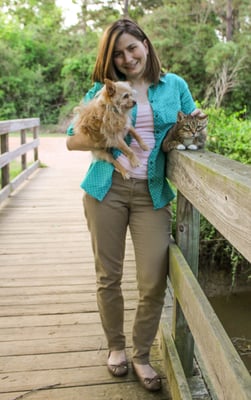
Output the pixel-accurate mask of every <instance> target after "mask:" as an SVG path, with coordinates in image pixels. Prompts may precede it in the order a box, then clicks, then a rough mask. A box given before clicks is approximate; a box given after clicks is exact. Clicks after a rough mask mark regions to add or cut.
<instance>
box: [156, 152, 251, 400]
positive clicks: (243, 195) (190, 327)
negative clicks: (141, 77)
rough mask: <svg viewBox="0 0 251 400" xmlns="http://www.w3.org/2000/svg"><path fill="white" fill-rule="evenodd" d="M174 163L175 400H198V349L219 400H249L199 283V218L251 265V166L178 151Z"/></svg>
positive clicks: (169, 332) (171, 330) (165, 325)
mask: <svg viewBox="0 0 251 400" xmlns="http://www.w3.org/2000/svg"><path fill="white" fill-rule="evenodd" d="M167 157H168V163H167V177H168V179H169V180H170V181H171V182H172V183H173V184H174V185H175V187H176V188H177V192H178V193H177V215H176V242H177V243H171V245H170V251H169V254H170V256H169V276H170V281H171V284H172V288H173V294H174V306H173V315H172V322H171V323H170V318H169V319H168V318H167V316H166V315H165V314H164V313H163V318H162V322H161V325H160V333H161V338H162V348H163V353H164V360H165V364H166V373H167V377H168V380H169V384H170V388H171V392H172V396H173V399H174V400H176V399H184V400H188V399H189V398H190V399H192V393H191V391H190V389H189V378H190V377H191V375H192V373H193V356H194V348H195V349H196V353H197V354H198V357H197V361H198V360H199V363H200V364H201V365H200V367H201V370H202V372H203V373H204V375H205V380H206V383H207V385H208V386H209V388H210V389H211V394H213V395H212V398H214V399H219V400H221V399H222V400H223V399H225V400H236V399H238V400H248V399H249V400H250V399H251V377H250V374H249V372H248V371H247V369H246V367H245V365H244V364H243V362H242V360H241V358H240V356H239V355H238V353H237V351H236V349H235V348H234V346H233V344H232V342H231V340H230V338H229V337H228V335H227V334H226V332H225V330H224V328H223V327H222V325H221V323H220V322H219V319H218V318H217V316H216V314H215V312H214V310H213V309H212V307H211V305H210V303H209V301H208V300H207V298H206V296H205V294H204V293H203V291H202V289H201V287H200V285H199V283H198V281H197V279H196V276H197V272H198V256H199V254H198V253H199V215H200V213H201V214H203V215H204V217H205V218H206V219H207V220H208V221H209V222H210V223H211V224H212V225H213V226H215V228H216V229H217V230H218V231H219V232H220V233H221V234H222V235H223V236H224V237H225V238H226V239H227V240H228V241H229V242H230V243H231V244H232V245H233V246H234V247H235V248H236V249H237V250H238V251H239V252H240V253H241V254H242V255H243V256H244V257H245V258H246V259H247V260H248V261H249V262H251V207H250V199H251V167H250V166H248V165H243V164H241V163H239V162H236V161H232V160H229V159H227V158H225V157H223V156H220V155H217V154H214V153H210V152H199V151H198V152H191V151H185V152H179V151H172V152H171V153H169V154H168V156H167ZM170 324H171V325H172V327H170ZM186 378H187V381H186Z"/></svg>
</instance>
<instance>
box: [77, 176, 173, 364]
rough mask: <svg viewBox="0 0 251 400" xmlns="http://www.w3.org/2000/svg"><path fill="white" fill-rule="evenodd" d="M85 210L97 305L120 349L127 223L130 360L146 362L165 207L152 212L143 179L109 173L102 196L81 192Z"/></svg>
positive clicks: (163, 268)
mask: <svg viewBox="0 0 251 400" xmlns="http://www.w3.org/2000/svg"><path fill="white" fill-rule="evenodd" d="M84 209H85V215H86V218H87V223H88V228H89V230H90V232H91V237H92V246H93V252H94V257H95V267H96V275H97V302H98V308H99V312H100V317H101V321H102V325H103V329H104V332H105V335H106V337H107V341H108V347H109V349H110V350H121V349H124V348H125V335H124V332H123V322H124V301H123V295H122V292H121V286H120V285H121V279H122V272H123V260H124V253H125V239H126V232H127V227H128V226H129V229H130V233H131V238H132V242H133V245H134V250H135V259H136V275H137V284H138V291H139V301H138V306H137V310H136V315H135V321H134V325H133V359H134V361H135V362H137V363H141V364H146V363H148V362H149V352H150V348H151V345H152V343H153V340H154V338H155V336H156V333H157V329H158V325H159V320H160V315H161V311H162V306H163V303H164V295H165V289H166V276H167V249H168V245H169V240H170V233H171V212H170V206H166V207H164V208H162V209H159V210H154V209H153V205H152V200H151V197H150V195H149V191H148V186H147V181H146V180H139V179H129V180H123V178H122V177H121V175H120V174H119V173H117V172H114V174H113V184H112V187H111V189H110V191H109V192H108V194H107V195H106V197H105V198H104V200H103V201H102V202H99V201H98V200H96V199H94V198H93V197H91V196H89V195H88V194H85V195H84Z"/></svg>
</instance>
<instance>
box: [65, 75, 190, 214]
mask: <svg viewBox="0 0 251 400" xmlns="http://www.w3.org/2000/svg"><path fill="white" fill-rule="evenodd" d="M102 86H103V85H102V84H101V83H99V82H96V83H95V84H94V86H93V87H92V89H90V90H89V92H88V93H87V94H86V95H85V97H84V102H88V101H89V100H91V99H92V98H93V97H94V96H95V94H96V93H97V92H98V91H99V90H100V89H101V88H102ZM148 100H149V103H150V105H151V107H152V111H153V120H154V136H155V146H154V148H153V149H152V151H151V153H150V156H149V159H148V188H149V192H150V195H151V198H152V201H153V208H154V209H158V208H161V207H164V206H165V205H167V204H168V203H169V202H170V201H171V200H173V198H174V193H173V191H172V189H171V188H170V186H169V184H168V182H167V180H166V178H165V171H166V154H165V153H164V152H163V151H162V149H161V144H162V141H163V140H164V138H165V136H166V133H167V131H168V130H169V129H170V128H171V127H172V126H173V125H174V124H175V123H176V121H177V113H178V111H183V112H184V113H185V114H190V113H191V112H192V111H194V110H195V108H196V106H195V103H194V101H193V98H192V95H191V93H190V90H189V88H188V85H187V83H186V82H185V81H184V79H182V78H181V77H179V76H178V75H176V74H172V73H167V74H165V75H162V76H161V77H160V80H159V83H158V84H157V85H153V84H152V85H150V86H149V88H148ZM136 117H137V105H136V106H135V107H134V108H133V110H132V124H133V125H134V126H135V122H136ZM67 134H68V135H73V134H74V126H73V124H71V125H70V127H69V128H68V130H67ZM130 141H131V137H130V136H129V135H127V137H126V142H127V143H128V144H130ZM112 151H113V155H114V157H115V158H116V157H118V155H119V154H120V150H118V149H113V150H112ZM113 171H114V166H113V165H112V164H110V163H108V162H106V161H103V160H94V161H93V162H92V163H91V165H90V167H89V169H88V171H87V173H86V175H85V177H84V180H83V182H82V183H81V185H80V186H81V188H82V189H83V190H85V191H86V192H87V193H88V194H89V195H91V196H92V197H95V198H96V199H97V200H99V201H102V200H103V198H104V197H105V196H106V194H107V193H108V191H109V189H110V187H111V185H112V175H113Z"/></svg>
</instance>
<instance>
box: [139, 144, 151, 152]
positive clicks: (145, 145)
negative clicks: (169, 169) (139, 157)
mask: <svg viewBox="0 0 251 400" xmlns="http://www.w3.org/2000/svg"><path fill="white" fill-rule="evenodd" d="M140 147H141V149H142V150H144V151H148V150H150V147H149V146H147V144H145V143H141V145H140Z"/></svg>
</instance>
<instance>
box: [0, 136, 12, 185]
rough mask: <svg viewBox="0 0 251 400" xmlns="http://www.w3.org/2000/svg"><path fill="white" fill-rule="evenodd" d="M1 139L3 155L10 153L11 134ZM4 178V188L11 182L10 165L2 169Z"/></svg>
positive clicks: (0, 137)
mask: <svg viewBox="0 0 251 400" xmlns="http://www.w3.org/2000/svg"><path fill="white" fill-rule="evenodd" d="M0 139H1V154H3V153H7V152H8V151H9V134H8V133H5V134H4V135H1V136H0ZM1 178H2V185H1V186H2V188H4V187H5V186H7V185H8V184H9V182H10V165H9V164H7V165H5V166H4V167H3V168H2V172H1Z"/></svg>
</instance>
